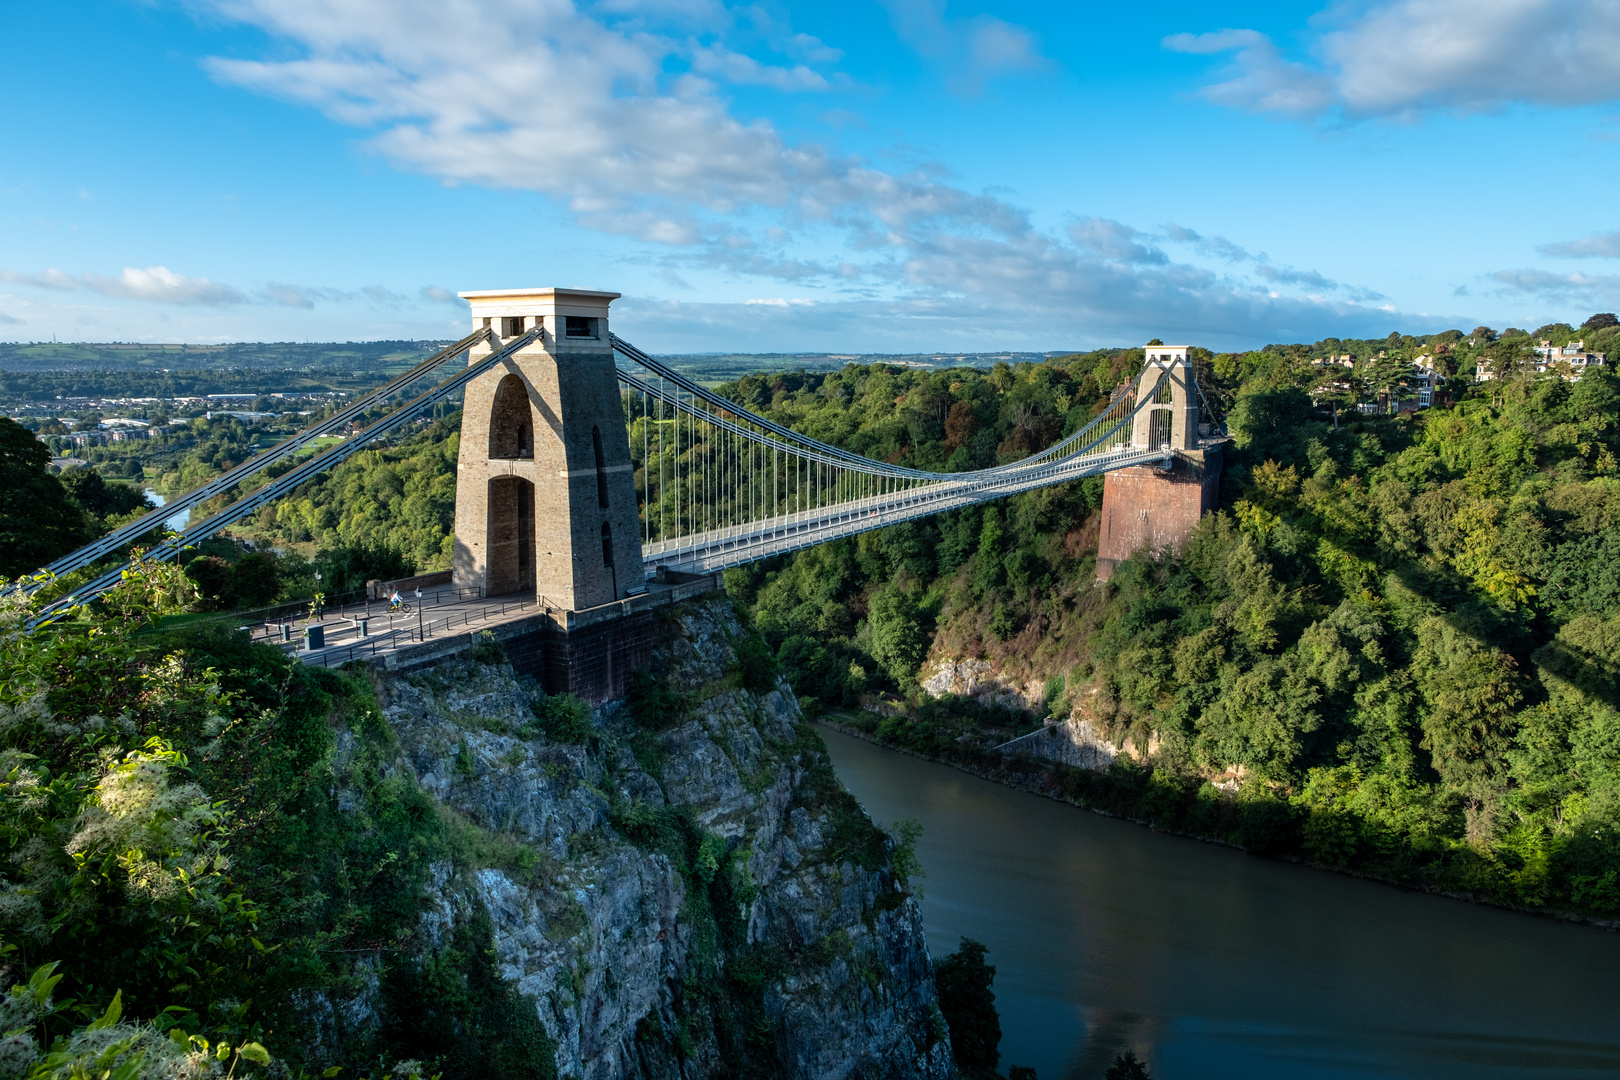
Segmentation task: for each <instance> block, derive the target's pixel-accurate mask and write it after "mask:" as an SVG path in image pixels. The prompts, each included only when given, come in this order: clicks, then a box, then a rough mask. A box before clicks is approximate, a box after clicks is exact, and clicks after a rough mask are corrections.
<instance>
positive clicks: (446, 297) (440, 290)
mask: <svg viewBox="0 0 1620 1080" xmlns="http://www.w3.org/2000/svg"><path fill="white" fill-rule="evenodd" d="M417 295H418V296H420V297H421V298H422V299H423V300H426V301H427V302H428V303H430V304H464V303H466V301H465V300H463V299H462V298H461V297H459V296H457V295H456V294H455V293H453V292H451V291H450V290H449V289H447V288H445V287H444V286H443V285H424V286H422V291H421V292H419V293H417Z"/></svg>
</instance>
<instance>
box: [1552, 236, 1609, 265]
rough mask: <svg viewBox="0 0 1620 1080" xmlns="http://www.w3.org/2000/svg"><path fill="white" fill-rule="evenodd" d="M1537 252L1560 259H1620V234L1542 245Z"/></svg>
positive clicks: (1585, 237)
mask: <svg viewBox="0 0 1620 1080" xmlns="http://www.w3.org/2000/svg"><path fill="white" fill-rule="evenodd" d="M1536 250H1537V251H1539V252H1541V253H1542V254H1543V255H1551V256H1553V257H1554V258H1558V259H1620V232H1611V233H1599V234H1598V235H1596V236H1584V237H1582V238H1581V239H1579V240H1564V241H1562V242H1560V243H1556V244H1542V245H1541V246H1540V247H1538V248H1536Z"/></svg>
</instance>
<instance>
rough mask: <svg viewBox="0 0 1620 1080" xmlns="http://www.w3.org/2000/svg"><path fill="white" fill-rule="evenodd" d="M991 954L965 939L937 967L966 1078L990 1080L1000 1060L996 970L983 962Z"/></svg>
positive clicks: (953, 1040) (936, 975) (939, 986)
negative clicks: (994, 986)
mask: <svg viewBox="0 0 1620 1080" xmlns="http://www.w3.org/2000/svg"><path fill="white" fill-rule="evenodd" d="M988 952H989V950H988V949H987V948H986V947H985V946H984V945H983V944H981V943H980V942H977V941H974V940H973V939H972V938H963V939H962V944H961V945H960V946H959V947H958V948H957V950H956V951H955V952H953V953H951V954H950V955H949V956H946V957H945V958H944V959H942V960H940V961H939V962H938V963H936V964H935V965H934V986H935V987H936V989H937V990H938V991H939V1008H940V1011H941V1012H942V1013H944V1014H945V1022H946V1023H947V1024H948V1025H950V1030H951V1050H952V1052H953V1053H954V1054H955V1055H956V1064H957V1067H958V1068H960V1069H961V1070H962V1073H963V1075H965V1076H968V1077H974V1078H978V1077H983V1078H987V1080H988V1078H990V1077H993V1076H995V1072H996V1063H997V1062H998V1061H1000V1060H1001V1051H1000V1049H999V1047H1000V1045H1001V1017H1000V1015H999V1014H998V1013H997V1012H996V995H995V991H994V990H992V989H991V984H992V983H994V982H995V978H996V969H995V967H994V966H992V965H990V964H987V963H985V962H984V961H985V956H986V955H987V954H988Z"/></svg>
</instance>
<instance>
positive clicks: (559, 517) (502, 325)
mask: <svg viewBox="0 0 1620 1080" xmlns="http://www.w3.org/2000/svg"><path fill="white" fill-rule="evenodd" d="M460 296H461V298H462V299H464V300H466V301H467V302H468V303H470V304H471V305H472V320H473V327H474V328H475V329H476V328H480V327H487V328H489V329H490V330H493V331H494V332H495V334H497V335H498V336H499V337H500V338H501V339H502V340H503V341H505V340H507V339H510V338H513V337H516V336H518V335H520V334H522V333H524V332H525V331H528V330H531V329H534V328H535V327H537V326H538V327H539V328H540V331H541V333H540V337H539V339H538V340H537V341H535V342H534V344H532V345H530V346H528V347H527V348H525V349H523V350H522V351H520V352H518V353H516V354H514V355H513V356H511V357H509V358H507V359H506V360H505V361H503V362H502V363H500V364H498V365H496V366H495V367H494V368H493V369H491V370H490V371H487V372H485V373H484V374H483V375H480V376H479V377H478V378H477V379H475V380H473V382H471V383H470V384H468V386H467V390H466V401H465V404H464V407H463V412H462V422H461V456H460V460H459V462H458V464H457V465H456V535H455V562H454V565H455V570H454V579H455V582H456V584H457V585H458V586H460V587H462V588H472V587H481V588H482V589H483V590H484V594H485V595H486V596H501V595H507V594H522V595H525V596H530V597H533V596H539V597H541V598H542V599H543V600H545V601H546V602H547V603H548V604H549V605H550V606H551V607H553V608H556V609H559V610H562V611H583V610H586V609H590V608H597V607H600V606H601V605H604V604H610V603H612V602H613V601H615V600H620V599H622V598H624V597H625V596H628V595H635V594H639V593H642V592H645V591H646V585H645V580H644V576H643V571H642V565H641V527H640V524H639V517H638V514H637V508H636V490H635V480H634V476H633V469H634V466H633V465H632V464H631V461H630V447H629V443H628V441H627V440H626V439H625V427H624V425H625V417H624V411H623V408H622V407H621V404H620V400H619V381H618V378H617V376H616V375H615V374H614V366H613V347H612V345H611V343H610V340H609V338H608V305H609V304H610V303H611V302H612V301H614V300H616V299H618V297H619V294H618V293H608V292H587V291H584V290H580V289H511V290H504V289H503V290H497V291H489V292H464V293H461V294H460ZM491 351H492V350H491V347H490V346H489V345H488V344H487V343H486V344H484V345H480V346H478V347H476V348H474V349H473V350H472V355H471V357H470V358H469V362H470V361H472V360H477V359H479V358H481V357H485V356H488V355H489V354H490V352H491Z"/></svg>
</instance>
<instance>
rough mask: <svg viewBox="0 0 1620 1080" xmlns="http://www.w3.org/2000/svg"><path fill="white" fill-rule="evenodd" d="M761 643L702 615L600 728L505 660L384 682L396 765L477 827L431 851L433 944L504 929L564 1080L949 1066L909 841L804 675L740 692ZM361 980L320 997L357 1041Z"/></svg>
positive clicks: (421, 940) (500, 960)
mask: <svg viewBox="0 0 1620 1080" xmlns="http://www.w3.org/2000/svg"><path fill="white" fill-rule="evenodd" d="M748 635H749V632H748V631H746V630H745V628H744V627H742V626H741V625H740V624H739V623H738V621H737V619H736V616H735V614H734V613H733V611H732V609H731V607H730V605H729V604H728V603H726V602H724V601H719V600H711V601H706V602H704V603H702V604H697V605H692V606H689V607H687V608H685V609H684V610H683V611H682V612H681V613H679V614H678V615H677V616H675V617H673V618H672V619H670V620H669V622H668V624H667V626H666V628H665V640H664V641H663V643H662V644H661V645H660V646H659V647H658V649H657V651H656V653H655V662H654V671H655V673H656V675H657V678H656V680H648V681H647V684H646V686H645V687H644V688H643V689H645V691H646V692H645V693H642V694H641V695H640V697H639V698H637V699H636V704H635V706H634V708H632V707H631V706H630V705H628V704H626V703H625V702H613V703H609V704H608V705H605V706H600V707H598V708H596V709H594V710H593V711H592V712H591V713H590V716H589V722H588V726H587V725H586V724H585V723H584V718H583V708H582V707H581V706H579V705H578V704H577V703H574V704H573V706H572V707H573V708H574V710H575V713H576V717H577V719H576V727H575V728H574V729H572V730H568V729H567V728H566V725H561V726H559V725H558V724H557V723H554V722H552V721H551V720H550V719H548V718H549V717H551V716H552V715H553V714H554V713H555V712H556V711H557V707H558V703H557V702H555V701H547V700H545V699H544V697H543V695H542V694H541V693H540V692H539V690H538V688H537V687H536V686H534V685H533V684H532V683H528V684H525V683H523V682H520V680H518V679H517V678H516V677H515V676H514V675H513V673H512V670H511V668H510V667H509V666H507V665H505V664H504V663H500V662H498V661H497V662H492V663H486V662H479V661H478V660H475V659H473V658H471V657H464V658H459V659H454V660H450V661H446V662H444V663H442V664H440V665H439V666H438V667H435V668H432V669H429V670H427V671H425V672H421V673H417V674H414V675H405V676H389V677H387V678H386V679H383V680H382V681H380V682H379V684H378V699H379V702H380V704H381V705H382V707H383V710H384V712H385V713H386V715H387V717H388V720H389V721H390V723H391V725H392V728H393V731H394V732H395V734H396V735H397V738H398V743H399V761H398V767H399V769H400V772H401V776H402V778H407V777H413V778H414V782H415V783H417V784H419V785H420V786H421V787H422V788H423V789H424V790H425V791H426V792H428V793H429V794H430V795H431V796H432V797H433V798H434V799H435V800H437V802H438V803H439V804H440V806H441V808H442V810H443V811H444V812H445V813H447V814H450V815H452V816H454V817H455V818H456V819H457V820H458V822H459V823H460V824H459V827H461V828H463V829H465V830H466V831H467V832H468V835H469V836H470V837H471V838H472V839H470V840H469V842H468V850H469V851H470V852H471V853H472V854H470V855H469V856H467V857H466V858H458V859H456V860H447V861H445V862H444V863H442V864H435V865H434V873H433V875H432V878H431V880H430V881H429V883H428V886H427V888H428V903H427V905H426V908H425V914H424V915H423V916H422V918H421V925H420V927H419V928H418V932H417V934H416V940H417V942H418V945H417V947H418V948H420V949H422V950H423V951H424V952H425V953H431V952H432V951H433V950H435V949H437V948H439V947H441V946H443V945H444V944H445V943H447V942H449V941H451V940H452V939H454V938H456V935H457V934H458V933H465V932H469V928H471V927H474V926H480V927H481V926H486V925H487V931H486V933H487V935H488V937H487V940H488V941H489V942H490V944H491V946H492V948H493V953H494V957H495V959H494V963H495V966H496V968H497V970H498V972H499V974H500V976H501V977H502V978H504V979H505V980H506V981H507V983H508V984H509V985H511V986H513V987H515V989H516V991H517V993H518V994H519V995H521V999H522V1000H523V1001H525V1002H527V1003H529V1004H532V1006H533V1008H534V1009H535V1010H536V1012H537V1015H538V1017H539V1020H540V1023H541V1025H542V1026H543V1027H544V1029H545V1032H546V1034H547V1036H549V1038H550V1040H551V1042H552V1043H554V1044H555V1045H554V1051H555V1060H556V1072H557V1075H558V1076H562V1077H578V1078H581V1080H616V1078H620V1077H648V1078H651V1077H671V1078H674V1077H681V1078H698V1077H709V1076H756V1075H757V1076H767V1075H775V1076H781V1077H792V1078H805V1080H811V1078H815V1080H821V1078H827V1080H832V1078H841V1077H849V1076H858V1077H874V1078H876V1077H884V1078H895V1080H903V1078H913V1077H915V1078H942V1080H943V1078H945V1077H949V1076H951V1075H953V1072H954V1069H953V1066H952V1064H951V1053H950V1044H949V1039H948V1035H947V1033H946V1031H945V1026H944V1023H943V1021H942V1019H941V1017H940V1013H939V1010H938V1007H937V1004H936V1000H935V994H934V978H933V967H932V963H931V961H930V959H929V956H928V952H927V948H926V946H925V944H924V939H923V932H922V924H921V918H920V915H919V913H918V909H917V905H916V902H915V900H913V899H912V898H911V896H910V895H909V893H908V892H907V891H906V889H905V886H904V883H903V882H901V881H899V880H898V879H897V878H896V875H895V873H894V870H893V868H892V862H891V859H890V857H889V856H890V851H891V848H892V841H890V840H889V839H888V838H887V837H885V836H884V835H883V834H881V833H880V832H878V831H877V830H876V829H875V828H874V827H873V826H872V825H871V823H870V821H868V820H867V819H866V818H865V815H864V814H863V813H862V812H861V811H860V810H859V807H858V806H856V805H855V804H854V801H853V800H852V799H851V798H850V797H849V796H848V795H847V793H844V792H843V791H842V788H841V787H838V785H837V781H836V778H835V777H833V775H832V771H831V765H830V763H829V762H828V761H827V758H826V751H825V748H824V747H823V746H822V744H821V740H820V738H819V736H817V735H816V734H815V732H814V730H813V729H811V728H810V727H809V725H808V724H806V723H805V722H804V720H803V718H802V717H801V716H800V714H799V710H798V706H797V703H796V701H795V699H794V696H793V694H792V691H791V689H790V688H789V687H788V686H787V685H786V684H785V683H780V684H778V683H775V680H774V677H768V676H761V675H759V674H758V672H757V671H756V672H755V673H754V675H753V677H752V681H753V682H754V683H755V684H756V686H757V687H758V688H757V689H755V690H750V689H748V687H747V684H748V682H749V681H750V676H749V675H748V673H747V672H746V671H744V670H742V669H743V668H744V667H745V666H746V665H744V664H743V663H742V661H741V660H740V658H739V653H738V649H737V647H736V643H738V642H742V641H745V640H746V639H747V638H748ZM548 710H549V711H548ZM537 714H538V715H539V716H540V717H541V719H540V720H538V721H537V720H536V716H537ZM547 732H550V734H549V735H548V734H547ZM339 749H340V753H341V752H342V747H341V745H340V748H339ZM356 983H357V990H356V993H355V996H354V997H353V998H352V999H350V1000H347V1001H343V1002H321V1003H318V1004H317V1003H311V1007H312V1009H314V1010H315V1011H322V1010H324V1011H325V1012H326V1013H330V1014H331V1015H332V1016H333V1017H334V1018H335V1019H333V1020H332V1025H333V1031H332V1038H334V1039H336V1040H339V1041H341V1040H342V1038H343V1033H342V1031H341V1030H339V1029H341V1028H344V1027H349V1028H351V1029H356V1028H359V1027H363V1026H364V1024H365V1023H366V1018H367V1017H368V1015H374V1014H375V1011H376V1010H375V1009H372V1008H370V1007H369V1005H368V994H374V993H375V990H374V988H373V989H369V990H368V988H367V986H366V984H365V980H364V979H359V980H356Z"/></svg>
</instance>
